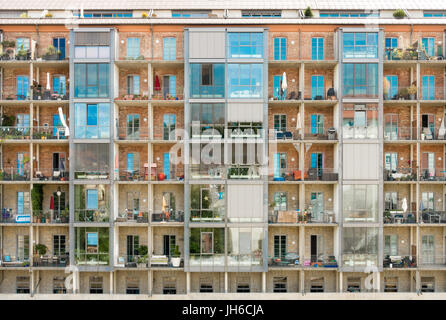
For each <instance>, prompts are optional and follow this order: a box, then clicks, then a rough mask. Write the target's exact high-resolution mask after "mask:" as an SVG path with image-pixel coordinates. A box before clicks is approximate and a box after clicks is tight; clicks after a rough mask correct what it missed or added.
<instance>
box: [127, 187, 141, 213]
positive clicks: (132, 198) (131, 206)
mask: <svg viewBox="0 0 446 320" xmlns="http://www.w3.org/2000/svg"><path fill="white" fill-rule="evenodd" d="M139 203H140V195H139V192H137V191H134V192H127V214H132V213H133V215H132V216H130V217H129V218H131V219H133V220H137V218H138V213H139V210H140V206H139Z"/></svg>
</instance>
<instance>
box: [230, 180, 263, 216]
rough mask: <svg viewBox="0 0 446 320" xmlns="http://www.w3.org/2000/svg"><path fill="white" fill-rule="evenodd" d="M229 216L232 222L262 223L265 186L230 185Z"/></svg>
mask: <svg viewBox="0 0 446 320" xmlns="http://www.w3.org/2000/svg"><path fill="white" fill-rule="evenodd" d="M227 214H228V218H229V221H232V222H245V221H259V222H262V221H263V184H240V185H237V184H230V185H228V211H227Z"/></svg>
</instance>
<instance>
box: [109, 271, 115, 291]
mask: <svg viewBox="0 0 446 320" xmlns="http://www.w3.org/2000/svg"><path fill="white" fill-rule="evenodd" d="M114 277H115V273H114V272H113V271H111V272H110V294H113V293H114V292H115V288H114V287H115V281H114Z"/></svg>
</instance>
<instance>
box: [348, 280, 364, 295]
mask: <svg viewBox="0 0 446 320" xmlns="http://www.w3.org/2000/svg"><path fill="white" fill-rule="evenodd" d="M347 292H361V278H359V277H358V278H357V277H348V278H347Z"/></svg>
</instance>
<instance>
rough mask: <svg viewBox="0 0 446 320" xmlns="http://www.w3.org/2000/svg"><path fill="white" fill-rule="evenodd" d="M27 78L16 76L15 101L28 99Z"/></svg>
mask: <svg viewBox="0 0 446 320" xmlns="http://www.w3.org/2000/svg"><path fill="white" fill-rule="evenodd" d="M28 88H29V77H28V76H17V86H16V95H17V100H25V99H27V98H28Z"/></svg>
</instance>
